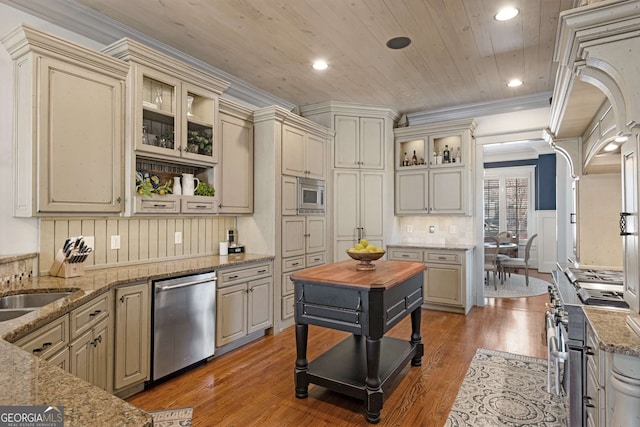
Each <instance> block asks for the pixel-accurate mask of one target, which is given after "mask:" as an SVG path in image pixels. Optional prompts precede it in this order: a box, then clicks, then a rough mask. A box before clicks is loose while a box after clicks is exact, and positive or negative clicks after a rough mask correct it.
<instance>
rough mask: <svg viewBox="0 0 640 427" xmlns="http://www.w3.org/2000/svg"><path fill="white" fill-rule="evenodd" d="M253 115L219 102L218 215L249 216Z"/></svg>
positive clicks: (238, 107)
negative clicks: (234, 214)
mask: <svg viewBox="0 0 640 427" xmlns="http://www.w3.org/2000/svg"><path fill="white" fill-rule="evenodd" d="M252 115H253V112H252V111H251V110H249V109H247V108H244V107H240V106H238V105H235V104H232V103H231V102H229V101H226V100H220V121H219V123H220V124H219V125H218V129H219V131H220V137H219V141H220V153H221V154H220V156H219V164H218V165H217V166H216V168H215V169H216V177H217V178H216V180H215V182H216V183H217V185H218V188H216V198H217V199H218V200H219V205H218V213H221V214H228V213H238V214H243V213H245V214H246V213H252V212H253V119H252Z"/></svg>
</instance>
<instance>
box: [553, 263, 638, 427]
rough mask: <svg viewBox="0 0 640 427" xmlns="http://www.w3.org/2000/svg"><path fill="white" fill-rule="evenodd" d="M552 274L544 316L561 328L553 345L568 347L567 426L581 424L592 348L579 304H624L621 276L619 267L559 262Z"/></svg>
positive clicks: (584, 411) (572, 426)
mask: <svg viewBox="0 0 640 427" xmlns="http://www.w3.org/2000/svg"><path fill="white" fill-rule="evenodd" d="M552 275H553V279H554V284H553V285H550V286H549V299H550V301H551V303H552V305H551V307H550V308H549V310H548V312H547V319H553V321H555V325H556V327H557V329H559V330H563V331H564V333H561V334H558V336H559V337H560V338H559V339H560V342H559V343H558V344H557V346H558V348H560V349H567V350H568V360H567V361H566V363H568V366H566V365H565V369H564V374H563V381H562V383H563V386H564V389H565V392H566V394H567V396H568V397H569V421H570V426H571V427H582V426H584V425H585V423H586V408H587V405H589V404H590V403H589V402H590V398H591V397H590V396H588V393H587V390H586V375H587V372H586V371H587V369H586V366H587V354H588V353H589V352H592V351H595V349H591V348H589V347H588V346H587V342H586V319H585V315H584V311H583V310H582V307H583V306H584V305H598V306H606V307H619V308H626V307H628V305H627V303H626V302H625V301H624V298H623V288H624V286H623V280H624V276H623V272H622V271H614V270H597V269H584V268H582V269H580V268H573V267H570V268H563V267H562V266H560V265H558V270H557V271H554V272H553V273H552ZM550 350H551V349H550Z"/></svg>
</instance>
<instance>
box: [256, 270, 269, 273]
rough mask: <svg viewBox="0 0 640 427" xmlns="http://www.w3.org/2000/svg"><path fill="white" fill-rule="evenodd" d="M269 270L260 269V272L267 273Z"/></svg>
mask: <svg viewBox="0 0 640 427" xmlns="http://www.w3.org/2000/svg"><path fill="white" fill-rule="evenodd" d="M266 272H267V270H258V273H266Z"/></svg>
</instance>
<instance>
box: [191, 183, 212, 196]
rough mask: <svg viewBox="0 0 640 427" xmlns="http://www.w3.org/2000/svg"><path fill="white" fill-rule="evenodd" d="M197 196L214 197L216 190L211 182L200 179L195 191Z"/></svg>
mask: <svg viewBox="0 0 640 427" xmlns="http://www.w3.org/2000/svg"><path fill="white" fill-rule="evenodd" d="M193 194H195V195H196V196H208V197H213V196H215V195H216V190H215V188H213V187H212V186H210V185H209V184H207V183H206V182H204V181H200V183H199V184H198V186H197V187H196V189H195V191H194V192H193Z"/></svg>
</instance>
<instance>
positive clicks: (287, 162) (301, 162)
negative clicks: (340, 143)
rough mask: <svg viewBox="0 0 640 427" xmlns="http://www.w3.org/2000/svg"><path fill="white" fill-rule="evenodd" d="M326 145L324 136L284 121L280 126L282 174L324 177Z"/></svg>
mask: <svg viewBox="0 0 640 427" xmlns="http://www.w3.org/2000/svg"><path fill="white" fill-rule="evenodd" d="M326 146H327V144H326V140H325V139H324V137H322V136H319V135H315V134H313V133H311V132H309V131H307V130H305V129H303V128H300V127H294V126H291V125H289V124H286V123H285V124H284V125H283V128H282V174H283V175H293V176H299V177H303V178H315V179H322V180H323V179H325V157H326V156H325V150H326Z"/></svg>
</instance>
